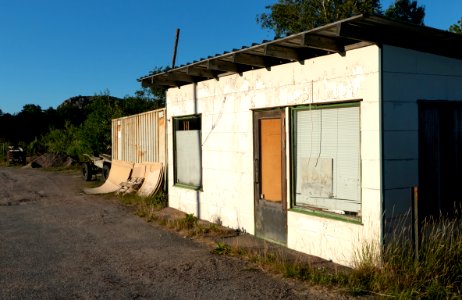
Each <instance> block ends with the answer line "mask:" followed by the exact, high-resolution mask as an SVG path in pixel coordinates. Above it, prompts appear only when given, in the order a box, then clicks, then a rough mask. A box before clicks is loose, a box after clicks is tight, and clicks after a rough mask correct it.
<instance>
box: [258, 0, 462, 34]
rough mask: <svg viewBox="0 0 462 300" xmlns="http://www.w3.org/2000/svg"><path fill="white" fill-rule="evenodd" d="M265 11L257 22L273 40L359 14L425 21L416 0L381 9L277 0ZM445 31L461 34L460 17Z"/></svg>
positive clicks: (341, 1)
mask: <svg viewBox="0 0 462 300" xmlns="http://www.w3.org/2000/svg"><path fill="white" fill-rule="evenodd" d="M266 9H267V12H264V13H262V14H260V15H259V16H257V23H259V24H260V25H261V27H262V28H263V29H269V30H272V31H274V34H275V37H276V38H279V37H282V36H287V35H290V34H294V33H297V32H302V31H306V30H310V29H313V28H316V27H319V26H322V25H325V24H329V23H332V22H335V21H338V20H341V19H345V18H349V17H352V16H355V15H359V14H366V15H383V16H385V17H387V18H390V19H394V20H398V21H402V22H408V23H412V24H417V25H424V19H425V7H424V6H421V5H419V4H418V2H417V1H416V0H396V1H395V2H394V3H393V4H391V5H390V6H389V7H388V8H387V9H385V10H383V8H382V5H381V3H380V0H278V1H277V2H276V3H275V4H272V5H268V6H266ZM449 31H451V32H455V33H462V18H461V19H460V20H459V21H458V22H457V23H456V24H454V25H452V26H451V27H450V28H449Z"/></svg>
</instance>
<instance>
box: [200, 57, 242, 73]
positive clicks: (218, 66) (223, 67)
mask: <svg viewBox="0 0 462 300" xmlns="http://www.w3.org/2000/svg"><path fill="white" fill-rule="evenodd" d="M207 69H208V70H217V71H223V72H232V73H240V72H241V71H240V70H239V67H238V65H237V64H235V63H232V62H229V61H224V60H219V59H214V60H208V61H207Z"/></svg>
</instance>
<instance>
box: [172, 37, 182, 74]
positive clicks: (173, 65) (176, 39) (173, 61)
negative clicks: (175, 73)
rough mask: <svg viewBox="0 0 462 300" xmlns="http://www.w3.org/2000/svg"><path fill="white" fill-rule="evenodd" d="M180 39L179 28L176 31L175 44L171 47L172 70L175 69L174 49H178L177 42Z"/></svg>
mask: <svg viewBox="0 0 462 300" xmlns="http://www.w3.org/2000/svg"><path fill="white" fill-rule="evenodd" d="M179 38H180V28H177V29H176V34H175V44H174V45H173V57H172V69H174V68H175V61H176V49H177V48H178V40H179Z"/></svg>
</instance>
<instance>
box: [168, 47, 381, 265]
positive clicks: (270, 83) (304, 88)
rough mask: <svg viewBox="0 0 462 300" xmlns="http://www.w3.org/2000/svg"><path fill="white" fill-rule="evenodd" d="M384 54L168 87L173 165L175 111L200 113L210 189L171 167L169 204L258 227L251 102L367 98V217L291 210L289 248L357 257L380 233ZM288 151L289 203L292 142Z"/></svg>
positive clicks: (348, 260) (362, 52)
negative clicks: (177, 179)
mask: <svg viewBox="0 0 462 300" xmlns="http://www.w3.org/2000/svg"><path fill="white" fill-rule="evenodd" d="M379 62H380V49H379V48H378V47H376V46H368V47H365V48H360V49H355V50H351V51H348V52H347V53H346V55H344V56H341V55H339V54H333V55H328V56H323V57H318V58H314V59H310V60H306V61H305V62H304V63H303V64H300V63H298V62H297V63H290V64H285V65H281V66H276V67H272V68H271V70H270V71H268V70H266V69H260V70H255V71H249V72H245V73H243V74H242V76H240V75H231V76H226V77H222V78H220V79H219V80H218V81H217V80H208V81H203V82H200V83H198V84H197V85H192V84H191V85H187V86H183V87H181V88H172V89H169V91H168V93H167V119H168V120H169V122H168V149H169V155H168V157H169V165H170V166H173V152H172V151H173V150H172V149H173V139H172V117H175V116H184V115H191V114H195V113H200V114H201V115H202V145H203V148H202V162H203V191H194V190H189V189H186V188H181V187H176V186H174V182H173V179H174V176H173V167H170V168H169V176H168V180H169V205H170V206H171V207H174V208H177V209H180V210H182V211H185V212H187V213H194V214H195V215H197V216H198V217H200V218H202V219H207V220H210V221H216V220H217V219H219V220H220V221H221V222H222V223H223V225H225V226H230V227H233V228H240V229H243V230H245V231H247V232H249V233H251V234H253V233H254V232H255V228H254V192H253V189H254V186H253V132H252V111H251V109H255V108H267V107H276V106H292V105H300V104H309V103H323V102H332V101H343V100H344V101H347V100H352V99H362V102H361V172H362V183H361V185H362V192H361V198H362V220H361V222H362V224H353V223H349V222H346V221H344V220H333V219H328V218H323V217H317V216H313V215H309V214H305V213H300V212H295V211H290V210H289V212H288V241H287V246H288V247H289V248H292V249H295V250H298V251H301V252H305V253H309V254H313V255H317V256H320V257H323V258H326V259H331V260H333V261H336V262H339V263H342V264H346V265H352V264H353V261H354V253H355V251H356V250H358V249H359V248H360V247H361V245H362V244H364V243H365V242H368V243H379V240H380V231H381V228H380V226H381V225H380V221H381V194H380V184H381V177H380V176H381V175H380V174H381V172H380V134H379V130H380V118H379V97H380V92H379V91H380V89H379V85H380V76H379ZM286 115H287V116H288V115H289V114H286ZM287 118H288V117H287ZM286 121H287V122H286V124H289V122H288V119H287V120H286ZM286 128H287V136H289V134H288V133H289V132H288V130H289V126H286ZM287 145H289V143H287ZM287 151H288V152H287V155H286V157H287V166H288V168H287V176H288V182H287V183H288V186H287V191H288V197H287V199H288V201H289V204H288V207H290V172H289V170H290V168H289V166H290V162H289V151H290V148H289V147H287Z"/></svg>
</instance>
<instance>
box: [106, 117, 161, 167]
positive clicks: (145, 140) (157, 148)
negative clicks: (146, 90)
mask: <svg viewBox="0 0 462 300" xmlns="http://www.w3.org/2000/svg"><path fill="white" fill-rule="evenodd" d="M161 116H162V117H161ZM164 118H165V109H160V110H155V111H150V112H146V113H141V114H137V115H133V116H128V117H123V118H119V119H114V120H113V135H112V138H113V140H112V145H113V154H112V155H113V159H116V158H118V159H120V160H124V161H130V162H143V161H152V162H162V163H164V164H165V163H166V149H165V119H164ZM117 122H120V128H119V129H120V135H119V134H118V132H117V130H116V128H117ZM159 122H160V123H162V124H161V125H159Z"/></svg>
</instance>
